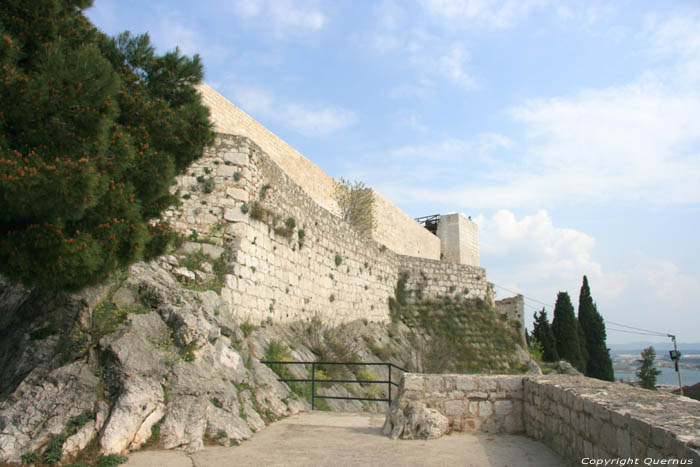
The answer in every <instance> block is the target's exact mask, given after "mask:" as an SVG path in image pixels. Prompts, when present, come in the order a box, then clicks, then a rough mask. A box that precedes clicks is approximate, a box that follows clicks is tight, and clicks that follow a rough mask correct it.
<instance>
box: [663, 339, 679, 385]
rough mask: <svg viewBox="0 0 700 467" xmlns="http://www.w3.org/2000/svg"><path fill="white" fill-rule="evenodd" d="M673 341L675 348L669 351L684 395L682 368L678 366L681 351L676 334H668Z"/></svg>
mask: <svg viewBox="0 0 700 467" xmlns="http://www.w3.org/2000/svg"><path fill="white" fill-rule="evenodd" d="M666 335H667V336H668V337H670V338H671V340H672V341H673V350H671V351H670V352H669V354H670V355H671V360H673V362H674V363H675V364H676V373H677V374H678V389H680V391H681V396H682V395H683V384H682V383H681V370H680V368H678V362H679V361H680V359H681V353H680V352H679V351H678V346H677V345H676V336H674V335H673V334H666Z"/></svg>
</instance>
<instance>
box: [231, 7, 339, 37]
mask: <svg viewBox="0 0 700 467" xmlns="http://www.w3.org/2000/svg"><path fill="white" fill-rule="evenodd" d="M232 10H233V12H234V13H235V14H236V15H237V16H239V17H240V18H242V19H245V20H252V19H256V20H260V21H264V22H265V25H266V26H267V27H272V29H273V30H274V31H275V33H276V34H277V35H285V34H287V33H290V32H303V31H318V30H320V29H323V27H324V26H325V25H326V23H327V22H328V18H327V17H326V15H325V14H324V13H323V12H322V11H321V10H320V9H319V8H317V7H316V6H315V2H309V1H293V0H236V1H234V2H233V4H232Z"/></svg>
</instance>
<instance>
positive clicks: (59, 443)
mask: <svg viewBox="0 0 700 467" xmlns="http://www.w3.org/2000/svg"><path fill="white" fill-rule="evenodd" d="M65 441H66V437H65V436H64V435H62V434H61V435H54V436H52V437H51V439H50V440H49V444H48V445H47V446H46V450H45V451H44V462H46V463H47V464H55V463H57V462H59V461H60V460H61V457H62V455H63V443H65Z"/></svg>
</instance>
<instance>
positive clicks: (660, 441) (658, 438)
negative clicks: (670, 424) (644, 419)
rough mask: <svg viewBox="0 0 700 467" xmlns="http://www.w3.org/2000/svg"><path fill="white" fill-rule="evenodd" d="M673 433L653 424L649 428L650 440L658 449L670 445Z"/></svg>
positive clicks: (666, 447) (663, 448)
mask: <svg viewBox="0 0 700 467" xmlns="http://www.w3.org/2000/svg"><path fill="white" fill-rule="evenodd" d="M672 439H673V435H672V434H671V432H670V431H668V430H666V429H665V428H662V427H658V426H654V427H652V428H651V442H652V443H653V444H654V446H656V447H657V448H658V449H660V450H662V451H663V450H665V449H668V448H669V447H670V446H671V441H672Z"/></svg>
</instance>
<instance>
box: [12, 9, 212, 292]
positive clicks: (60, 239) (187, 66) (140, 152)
mask: <svg viewBox="0 0 700 467" xmlns="http://www.w3.org/2000/svg"><path fill="white" fill-rule="evenodd" d="M91 3H92V2H91V1H89V0H41V1H35V2H29V3H28V2H26V1H25V0H7V1H4V2H3V7H2V10H0V36H2V40H0V83H2V85H0V102H2V106H1V108H2V111H1V113H0V204H2V206H3V209H2V210H0V273H2V274H3V275H5V276H7V277H9V278H11V279H13V280H16V281H20V282H22V283H23V284H25V285H26V286H30V287H40V288H43V289H50V290H77V289H80V288H81V287H83V286H84V285H87V284H91V283H96V282H99V281H101V280H103V279H104V278H105V277H106V276H107V275H108V274H109V273H110V272H112V271H114V270H115V269H117V268H119V267H123V266H126V265H128V264H130V263H132V262H134V261H136V260H139V259H141V258H145V259H149V258H151V257H154V256H157V255H159V254H161V253H162V252H163V250H164V248H165V246H166V245H167V242H168V240H169V237H170V229H169V227H168V226H167V224H165V223H162V222H159V221H157V220H156V219H158V218H159V215H160V214H161V213H162V212H163V211H164V210H165V209H166V208H167V207H168V206H170V205H171V204H173V203H174V197H173V196H171V195H170V194H169V193H168V187H169V186H170V185H171V183H172V181H173V178H174V176H175V175H177V174H180V173H183V171H184V170H185V169H186V167H187V166H188V165H189V164H190V163H191V162H192V161H193V160H195V159H197V158H198V157H200V156H201V155H202V151H203V149H204V147H206V146H207V145H208V144H210V143H211V142H212V139H213V132H212V131H211V125H210V123H209V111H208V109H207V108H206V107H205V106H204V105H203V104H202V103H201V99H200V96H199V94H198V93H197V92H196V90H195V88H194V85H195V84H197V83H198V82H200V81H201V79H202V64H201V63H200V60H199V57H198V56H197V55H195V56H194V57H193V58H188V57H185V56H182V55H180V53H179V51H178V50H177V49H176V50H175V51H172V52H168V53H166V54H164V55H160V56H159V55H156V53H155V50H154V48H153V47H152V46H151V45H150V43H149V39H148V36H147V35H142V36H135V37H132V36H130V35H129V34H128V33H124V34H122V35H119V36H117V37H116V38H113V39H110V38H108V37H107V36H105V35H104V34H102V33H101V32H99V31H98V30H97V29H96V28H95V27H94V26H93V25H92V24H91V23H90V21H88V20H87V18H86V17H85V16H84V15H83V13H82V10H84V9H85V8H87V7H89V6H90V5H91Z"/></svg>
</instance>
